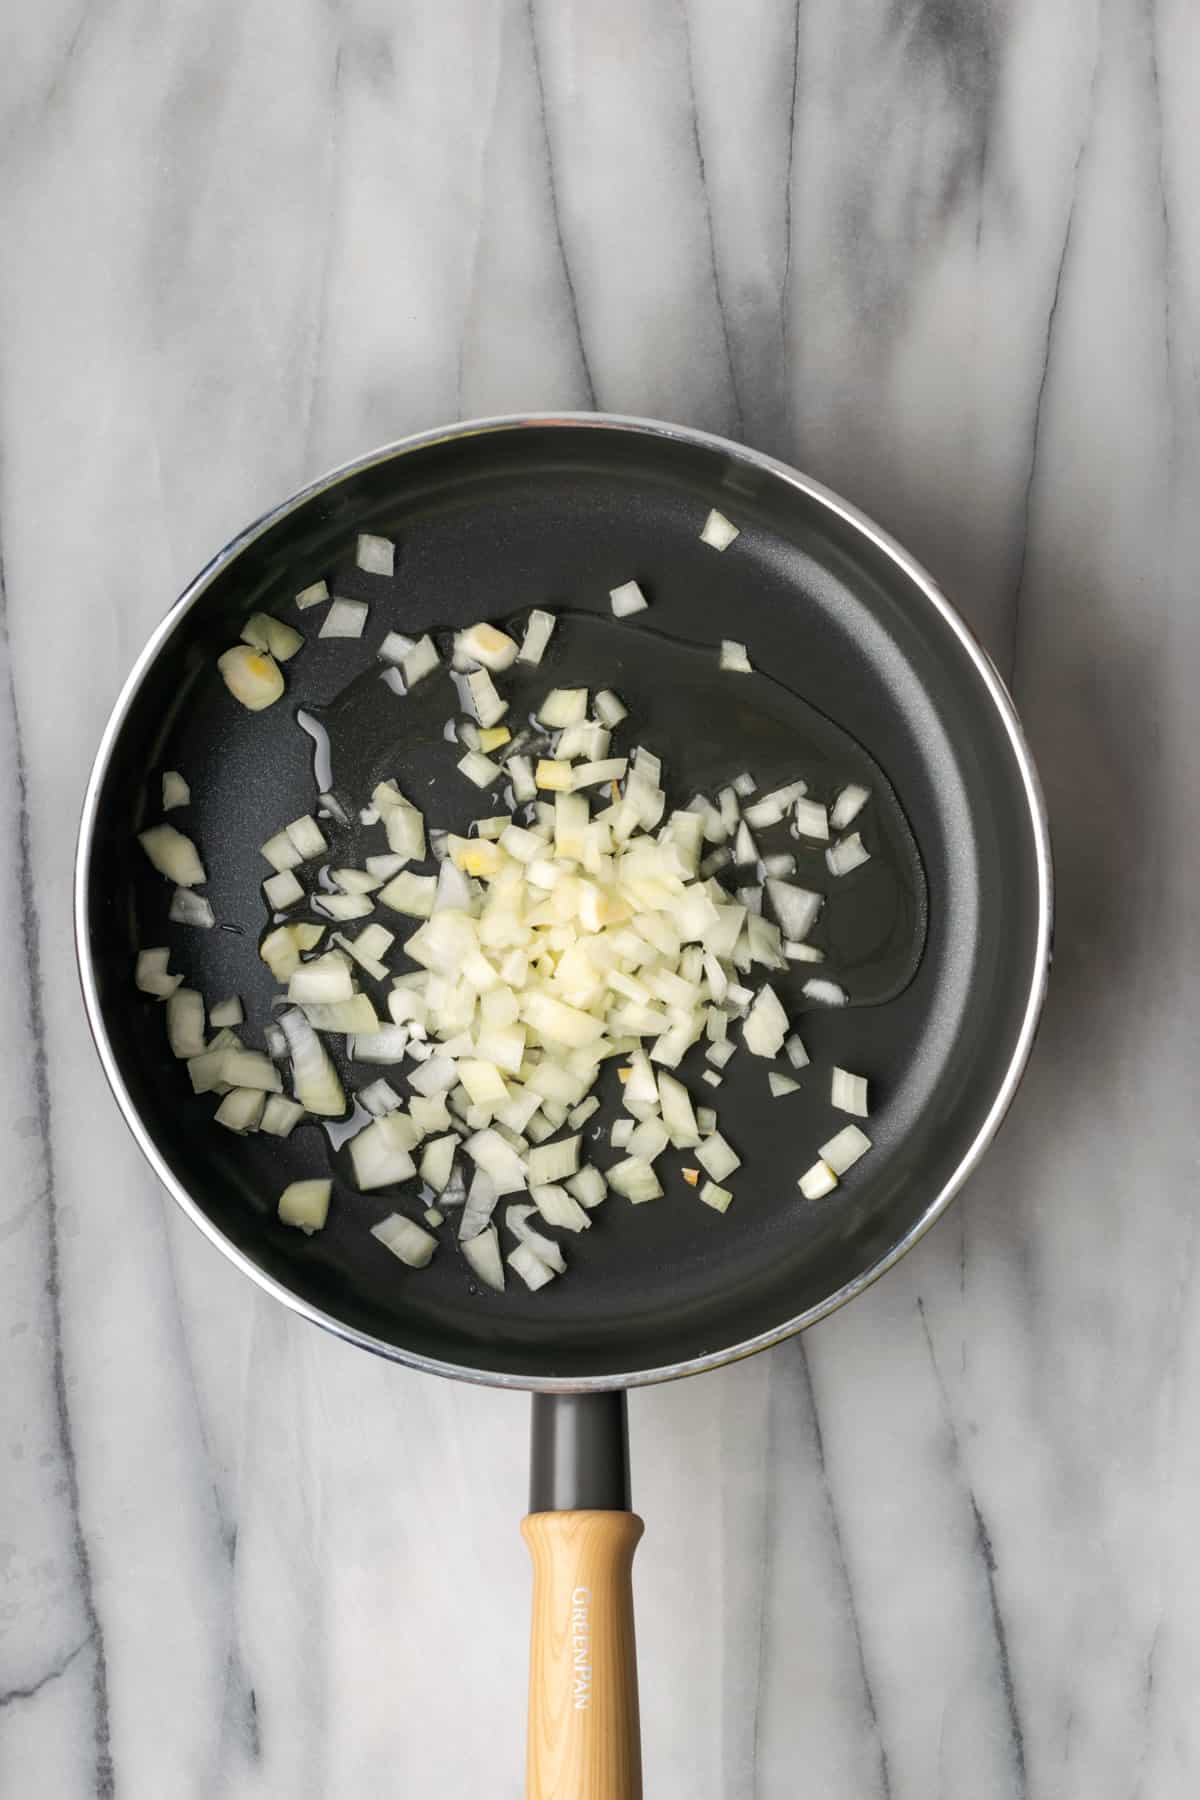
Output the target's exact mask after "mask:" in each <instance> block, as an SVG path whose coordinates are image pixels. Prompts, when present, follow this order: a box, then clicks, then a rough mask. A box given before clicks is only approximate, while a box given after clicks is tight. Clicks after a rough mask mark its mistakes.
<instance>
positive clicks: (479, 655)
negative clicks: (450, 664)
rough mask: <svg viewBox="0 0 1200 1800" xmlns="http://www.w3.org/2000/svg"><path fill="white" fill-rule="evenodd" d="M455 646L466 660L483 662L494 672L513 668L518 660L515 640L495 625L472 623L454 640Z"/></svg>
mask: <svg viewBox="0 0 1200 1800" xmlns="http://www.w3.org/2000/svg"><path fill="white" fill-rule="evenodd" d="M454 648H455V652H456V654H457V656H459V657H461V658H462V659H463V661H464V662H473V663H482V665H483V667H484V668H485V669H491V671H492V672H493V674H499V673H500V671H501V670H503V669H508V668H511V667H512V665H513V663H514V662H516V660H517V646H516V642H515V640H514V639H513V638H510V637H509V635H508V633H507V632H506V631H498V630H497V629H496V627H495V626H494V625H487V624H481V625H471V626H469V627H468V628H467V630H466V631H460V632H459V634H458V636H457V637H456V638H455V640H454Z"/></svg>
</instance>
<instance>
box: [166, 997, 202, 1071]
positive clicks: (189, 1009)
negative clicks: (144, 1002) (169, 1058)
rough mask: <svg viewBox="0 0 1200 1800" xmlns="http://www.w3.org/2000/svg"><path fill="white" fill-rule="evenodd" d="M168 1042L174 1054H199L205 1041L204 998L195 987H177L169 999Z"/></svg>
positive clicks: (179, 1055) (182, 1055) (180, 1055)
mask: <svg viewBox="0 0 1200 1800" xmlns="http://www.w3.org/2000/svg"><path fill="white" fill-rule="evenodd" d="M167 1042H168V1043H169V1044H170V1046H171V1054H172V1055H173V1056H178V1057H184V1056H199V1055H200V1052H201V1051H202V1050H203V1049H204V1048H205V1042H204V998H203V996H202V995H201V994H198V993H197V992H196V990H195V989H194V988H177V989H176V991H175V992H174V993H173V994H171V995H170V996H169V997H168V999H167Z"/></svg>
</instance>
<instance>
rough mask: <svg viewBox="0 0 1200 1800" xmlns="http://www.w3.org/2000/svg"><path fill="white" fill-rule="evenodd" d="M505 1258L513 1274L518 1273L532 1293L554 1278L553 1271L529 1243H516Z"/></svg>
mask: <svg viewBox="0 0 1200 1800" xmlns="http://www.w3.org/2000/svg"><path fill="white" fill-rule="evenodd" d="M507 1260H508V1266H509V1268H510V1269H511V1270H512V1271H513V1273H514V1275H519V1276H520V1277H521V1280H522V1281H523V1282H524V1283H525V1286H526V1287H527V1288H529V1289H530V1291H531V1292H532V1293H536V1292H537V1290H538V1289H539V1288H543V1287H545V1285H546V1283H547V1282H548V1281H553V1280H554V1274H555V1271H554V1270H553V1269H552V1268H550V1266H549V1264H547V1263H544V1262H543V1261H542V1260H541V1258H540V1257H539V1256H538V1255H537V1253H536V1252H535V1250H534V1249H533V1247H532V1245H530V1244H518V1245H517V1247H516V1249H515V1250H511V1251H510V1252H509V1255H508V1259H507Z"/></svg>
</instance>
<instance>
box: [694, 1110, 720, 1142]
mask: <svg viewBox="0 0 1200 1800" xmlns="http://www.w3.org/2000/svg"><path fill="white" fill-rule="evenodd" d="M696 1123H697V1125H698V1126H699V1127H700V1136H701V1137H711V1136H712V1134H713V1132H714V1131H715V1130H716V1129H717V1114H716V1109H715V1108H714V1107H711V1106H698V1107H697V1108H696Z"/></svg>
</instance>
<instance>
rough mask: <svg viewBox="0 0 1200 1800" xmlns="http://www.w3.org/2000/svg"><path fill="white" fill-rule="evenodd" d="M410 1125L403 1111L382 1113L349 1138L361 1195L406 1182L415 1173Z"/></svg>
mask: <svg viewBox="0 0 1200 1800" xmlns="http://www.w3.org/2000/svg"><path fill="white" fill-rule="evenodd" d="M411 1146H412V1138H411V1128H410V1126H409V1122H408V1120H407V1119H406V1118H405V1117H404V1114H403V1113H385V1114H384V1116H383V1117H382V1118H379V1119H374V1120H372V1122H371V1124H370V1125H366V1126H364V1127H363V1129H362V1130H361V1131H359V1132H356V1133H355V1135H354V1136H353V1137H352V1138H351V1139H350V1161H351V1164H352V1165H353V1168H354V1184H355V1186H356V1187H357V1188H358V1189H359V1190H360V1191H361V1192H362V1193H364V1194H368V1193H372V1192H373V1191H374V1190H375V1189H376V1188H382V1187H392V1186H394V1185H395V1183H396V1182H398V1181H408V1180H410V1179H411V1178H412V1176H414V1175H415V1174H416V1172H417V1165H416V1164H415V1163H414V1161H413V1159H412V1156H411V1154H410V1152H411Z"/></svg>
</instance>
